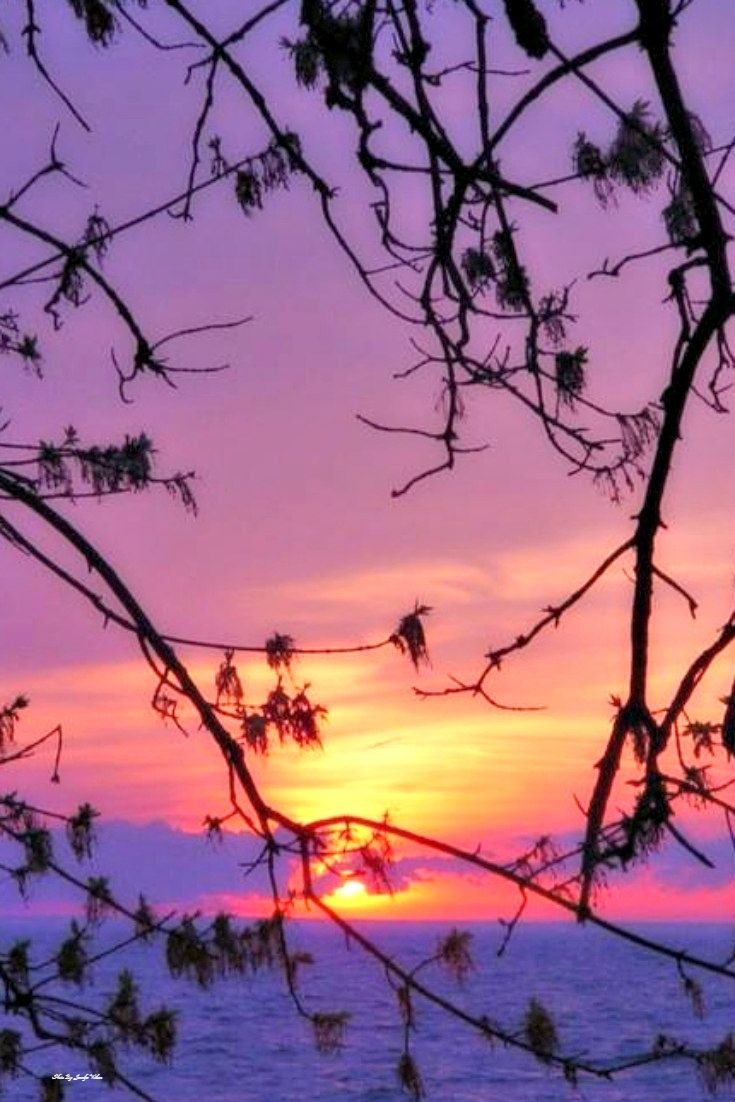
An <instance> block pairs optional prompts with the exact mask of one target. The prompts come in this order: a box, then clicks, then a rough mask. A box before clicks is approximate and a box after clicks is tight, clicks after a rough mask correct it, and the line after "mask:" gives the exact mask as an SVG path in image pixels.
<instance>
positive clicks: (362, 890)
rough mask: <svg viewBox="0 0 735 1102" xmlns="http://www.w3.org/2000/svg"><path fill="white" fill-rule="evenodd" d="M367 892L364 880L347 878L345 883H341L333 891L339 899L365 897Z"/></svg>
mask: <svg viewBox="0 0 735 1102" xmlns="http://www.w3.org/2000/svg"><path fill="white" fill-rule="evenodd" d="M367 894H368V892H367V888H366V887H365V885H364V884H363V882H362V880H345V882H344V884H340V886H339V887H338V888H336V889H335V891H334V893H333V895H334V896H335V898H337V899H339V900H346V899H350V900H352V899H364V898H365V897H366V896H367Z"/></svg>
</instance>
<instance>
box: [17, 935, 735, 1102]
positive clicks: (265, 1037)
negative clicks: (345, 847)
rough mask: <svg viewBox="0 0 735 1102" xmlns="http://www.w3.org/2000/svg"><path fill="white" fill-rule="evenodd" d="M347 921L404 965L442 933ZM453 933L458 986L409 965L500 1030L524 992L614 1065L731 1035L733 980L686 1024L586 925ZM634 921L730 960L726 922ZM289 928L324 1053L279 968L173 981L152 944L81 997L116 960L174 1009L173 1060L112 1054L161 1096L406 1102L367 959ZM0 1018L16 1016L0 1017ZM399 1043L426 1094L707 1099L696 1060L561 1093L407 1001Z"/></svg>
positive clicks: (45, 1067) (672, 985) (529, 1099)
mask: <svg viewBox="0 0 735 1102" xmlns="http://www.w3.org/2000/svg"><path fill="white" fill-rule="evenodd" d="M361 928H362V929H363V930H365V931H367V932H368V933H369V934H370V935H371V936H372V937H373V938H374V939H375V941H376V942H377V943H378V944H380V946H381V947H382V949H383V950H384V951H385V952H386V953H388V954H389V955H390V956H392V957H394V958H395V959H396V960H400V961H402V962H404V963H406V964H407V965H408V966H409V967H411V966H413V965H415V964H416V963H418V962H419V961H420V960H422V959H424V958H425V957H426V956H428V955H430V954H431V953H432V952H433V951H434V949H435V947H436V944H437V940H438V938H439V937H440V936H441V935H442V934H445V933H446V932H448V929H449V926H448V925H447V924H438V923H437V924H435V923H400V924H398V923H364V924H362V927H361ZM462 928H463V929H467V930H470V931H471V932H472V935H473V938H472V949H473V957H474V959H475V964H476V966H475V968H474V970H473V971H472V972H471V974H470V975H469V976H468V978H467V980H466V981H465V983H464V985H463V986H462V987H461V988H458V987H457V986H456V984H455V982H454V981H453V980H451V979H450V978H449V977H447V976H446V975H444V974H441V973H440V972H437V971H436V969H435V968H433V966H432V969H427V970H425V972H422V977H423V979H425V980H427V981H428V980H430V979H434V980H435V981H436V986H437V989H438V990H439V991H441V992H442V993H443V994H448V995H453V996H455V997H456V998H457V1000H458V1001H459V1002H460V1003H461V1005H462V1006H464V1007H466V1008H467V1009H468V1010H471V1011H472V1012H473V1013H476V1014H478V1015H482V1014H485V1015H487V1017H488V1018H490V1019H492V1020H493V1021H497V1022H499V1023H502V1024H503V1025H504V1026H505V1027H507V1028H508V1029H510V1030H518V1031H520V1029H521V1025H522V1022H523V1018H524V1014H525V1011H526V1009H527V1007H528V1002H529V999H530V998H532V997H533V998H536V999H537V1000H539V1001H540V1002H542V1003H543V1005H544V1006H545V1007H546V1008H547V1009H548V1011H549V1012H550V1014H551V1015H552V1017H553V1019H554V1022H555V1024H556V1027H557V1031H558V1034H559V1039H560V1047H561V1049H562V1050H563V1051H564V1052H565V1053H567V1054H570V1055H574V1056H577V1057H580V1058H581V1057H583V1056H589V1057H590V1058H595V1059H597V1060H603V1059H609V1060H613V1059H616V1058H620V1057H624V1056H626V1055H630V1054H633V1053H639V1052H641V1051H642V1050H645V1049H647V1048H650V1047H651V1046H652V1045H653V1043H654V1042H655V1039H656V1037H657V1036H658V1035H659V1034H661V1033H664V1034H667V1035H668V1036H673V1037H677V1038H681V1039H684V1038H686V1039H688V1040H689V1041H690V1042H692V1043H694V1044H697V1045H701V1046H712V1045H715V1044H717V1043H719V1042H720V1041H721V1040H722V1039H723V1037H724V1035H725V1034H726V1033H727V1032H728V1031H730V1030H735V997H734V996H735V980H727V979H721V978H718V977H707V976H706V975H702V976H697V978H698V979H699V980H700V981H701V984H702V992H703V998H704V1015H703V1016H702V1017H698V1016H697V1014H696V1013H695V1008H694V1007H693V1005H692V1002H691V1000H690V999H689V998H687V996H686V995H685V993H684V992H683V990H682V982H681V978H680V977H679V976H678V975H677V970H676V967H675V965H674V964H672V963H671V962H668V961H665V960H663V959H661V958H653V957H651V956H650V955H649V954H647V953H645V952H643V951H641V950H640V949H637V948H635V947H634V946H631V945H627V944H624V943H621V942H619V941H617V940H613V939H612V938H610V937H608V936H606V935H605V934H603V933H601V932H600V931H598V930H595V929H592V928H584V929H580V928H578V927H576V926H573V925H571V924H569V925H567V924H530V923H529V924H527V925H525V926H524V925H521V926H519V928H518V929H517V930H516V932H515V934H514V937H513V939H512V941H511V943H510V947H509V948H508V950H507V952H506V953H505V954H504V955H503V956H502V957H498V955H497V950H498V947H499V945H500V941H501V935H502V931H501V930H500V929H499V927H498V926H493V925H492V924H467V925H465V926H463V927H462ZM62 929H63V927H59V926H56V927H55V926H54V924H53V923H49V922H48V921H46V922H39V923H26V924H25V925H24V927H22V928H21V927H20V926H18V925H17V923H16V922H15V921H13V922H8V921H5V922H4V923H3V929H2V933H3V939H2V940H3V943H4V945H7V944H8V941H9V940H10V939H11V938H12V937H13V936H14V935H17V934H19V933H21V931H22V932H23V935H24V936H26V937H27V936H29V935H30V936H35V937H36V938H37V939H39V943H40V942H44V943H46V942H47V943H48V945H49V946H50V945H51V944H53V941H54V936H55V935H58V933H59V932H60V931H61V930H62ZM641 929H645V932H646V933H647V934H648V935H649V936H650V935H653V936H656V937H659V938H661V939H662V940H665V941H666V942H667V943H668V944H670V945H672V946H674V947H675V948H677V949H684V948H686V949H689V950H690V951H693V952H696V953H699V954H702V955H707V956H710V957H714V958H717V959H724V958H726V957H727V956H728V954H729V953H730V952H731V950H732V947H733V941H734V940H735V930H734V928H733V927H732V926H726V925H709V924H701V925H697V924H677V925H666V926H664V925H659V924H656V925H650V926H649V925H647V926H645V927H641ZM114 934H115V929H114V926H113V925H112V924H110V923H108V924H106V925H105V926H103V928H102V937H103V939H104V938H111V937H112V936H114ZM290 936H291V940H292V944H293V946H294V947H297V948H299V949H302V950H304V951H306V952H308V953H310V954H312V955H313V958H314V963H313V964H308V965H305V966H304V967H303V969H302V972H303V975H302V979H301V984H300V990H301V993H302V995H303V998H304V1000H305V1002H306V1003H307V1005H308V1006H309V1007H310V1008H311V1009H312V1010H318V1011H321V1012H340V1011H344V1012H347V1013H349V1014H350V1016H351V1017H350V1020H349V1023H348V1025H347V1029H346V1032H345V1037H344V1046H343V1047H342V1049H341V1050H340V1051H338V1052H334V1053H331V1054H327V1055H323V1054H320V1053H318V1052H317V1051H316V1050H315V1047H314V1044H313V1040H312V1034H311V1030H310V1027H309V1026H308V1025H307V1023H305V1022H304V1021H303V1020H302V1019H300V1018H299V1017H298V1015H297V1014H296V1012H295V1011H294V1008H293V1006H292V1004H291V1002H290V999H289V996H288V994H287V993H286V991H285V990H284V986H283V981H282V977H281V976H280V975H279V973H278V972H259V973H258V974H257V975H255V976H251V977H248V978H241V977H238V978H228V979H225V980H220V981H217V982H216V983H215V985H214V986H213V987H211V988H208V989H206V990H200V989H198V988H197V987H196V986H194V985H192V984H191V983H190V982H188V981H184V980H173V979H171V977H170V976H169V975H168V973H167V972H166V969H165V966H164V964H163V961H162V954H161V951H160V949H156V948H155V947H153V946H143V945H136V946H133V947H132V948H129V949H127V950H125V952H124V954H119V955H115V956H114V957H110V958H107V959H106V960H104V961H100V962H98V963H97V964H96V965H95V968H94V975H93V981H92V984H91V987H90V988H89V989H88V990H87V991H85V992H83V993H82V1000H83V1001H87V1000H88V1001H89V1002H92V1001H93V1000H94V999H95V998H99V997H100V996H101V995H106V994H109V993H110V992H111V991H112V990H113V988H114V979H115V975H116V973H117V972H118V971H119V970H120V968H122V967H127V968H130V969H131V970H132V971H133V972H134V974H135V975H136V978H137V979H138V980H139V982H140V985H141V989H142V993H143V995H142V1001H143V1008H144V1010H148V1011H150V1010H153V1009H156V1008H157V1007H158V1006H159V1005H160V1003H161V1002H164V1003H166V1004H167V1005H169V1006H171V1007H174V1008H175V1009H176V1010H178V1011H179V1012H180V1021H179V1043H178V1046H177V1052H176V1056H175V1058H174V1060H173V1063H171V1064H170V1065H164V1066H161V1065H157V1064H154V1063H152V1062H151V1061H149V1060H148V1059H147V1058H144V1057H142V1056H141V1055H140V1054H137V1053H134V1052H132V1051H130V1052H124V1051H123V1053H122V1056H121V1059H120V1067H121V1069H122V1070H124V1072H125V1073H126V1074H127V1075H128V1076H129V1077H130V1078H131V1079H133V1080H134V1081H135V1082H136V1083H138V1084H139V1086H140V1087H142V1088H143V1089H144V1090H145V1091H147V1092H148V1093H149V1094H151V1095H153V1096H154V1097H155V1098H156V1099H159V1100H160V1102H204V1100H206V1102H332V1100H341V1099H344V1100H345V1102H405V1099H406V1097H407V1096H406V1095H405V1094H404V1093H402V1091H401V1089H400V1086H399V1083H398V1078H397V1074H396V1066H397V1063H398V1060H399V1057H400V1054H401V1046H402V1026H401V1019H400V1015H399V1012H398V1008H397V1002H396V997H395V994H394V993H393V992H392V990H391V988H390V987H389V986H388V984H387V983H386V979H385V975H384V973H383V972H382V970H381V967H380V965H378V964H376V963H375V962H373V961H371V960H369V959H367V958H366V956H365V955H364V953H363V951H362V950H360V949H359V948H357V947H352V948H347V946H346V945H345V942H344V939H343V938H342V937H341V935H340V934H339V933H338V932H337V931H335V930H333V929H331V928H330V927H328V926H326V924H324V923H319V922H301V923H294V924H292V928H291V934H290ZM692 975H695V973H694V972H693V971H692ZM63 995H64V996H65V997H74V989H73V988H69V987H68V986H67V987H66V989H65V990H64V992H63ZM0 1023H1V1025H2V1027H8V1026H11V1027H12V1026H14V1025H15V1023H14V1022H13V1021H12V1020H8V1019H7V1018H5V1019H3V1018H2V1015H1V1014H0ZM16 1027H17V1026H16ZM412 1052H413V1055H414V1057H415V1060H416V1063H417V1066H418V1068H419V1070H420V1073H421V1076H422V1080H423V1084H424V1088H425V1091H426V1098H427V1100H428V1102H432V1100H434V1102H649V1100H650V1102H654V1100H655V1102H698V1100H700V1099H704V1098H708V1097H710V1095H708V1094H707V1091H706V1090H705V1087H704V1084H703V1082H702V1080H701V1077H700V1076H699V1074H698V1072H697V1070H696V1068H694V1067H693V1066H692V1065H691V1064H690V1063H689V1062H686V1061H681V1060H672V1061H664V1062H659V1063H656V1064H652V1065H649V1066H647V1067H644V1068H640V1069H636V1070H635V1071H629V1072H626V1073H624V1074H622V1075H620V1076H619V1077H618V1078H616V1079H615V1080H614V1081H613V1082H607V1081H603V1082H600V1081H597V1080H591V1079H588V1078H585V1077H582V1078H581V1079H580V1081H579V1084H578V1086H577V1087H576V1088H574V1087H572V1086H571V1085H570V1084H568V1083H566V1082H565V1080H564V1077H563V1075H562V1074H561V1073H560V1072H559V1071H558V1070H555V1069H553V1068H549V1067H547V1066H545V1065H544V1064H542V1063H540V1062H538V1061H537V1060H535V1059H534V1058H533V1057H529V1056H527V1055H525V1054H523V1053H519V1052H516V1051H511V1050H508V1049H506V1048H504V1047H503V1046H501V1045H498V1044H497V1043H496V1044H490V1043H489V1042H488V1041H487V1040H485V1039H483V1038H481V1037H478V1036H477V1035H476V1034H473V1033H472V1032H471V1031H470V1030H468V1029H467V1028H466V1027H464V1026H462V1025H461V1024H459V1023H457V1022H454V1021H451V1020H448V1019H447V1018H446V1016H445V1015H444V1014H443V1013H442V1012H441V1011H439V1010H437V1009H436V1008H434V1007H431V1006H428V1005H427V1004H425V1003H422V1002H421V1001H420V1000H417V1001H416V1029H415V1030H414V1031H413V1034H412ZM34 1066H35V1067H36V1068H37V1069H38V1070H40V1071H43V1073H45V1074H69V1075H73V1074H76V1073H79V1074H83V1073H85V1072H87V1071H88V1070H89V1069H88V1068H87V1067H85V1065H84V1063H83V1062H82V1061H81V1060H80V1058H79V1057H77V1056H74V1055H73V1054H71V1055H70V1054H68V1053H66V1052H63V1051H60V1050H53V1051H45V1052H42V1053H39V1054H37V1056H36V1058H35V1065H34ZM37 1090H38V1088H37V1087H36V1086H35V1085H33V1084H32V1083H30V1082H29V1081H27V1080H26V1079H24V1078H23V1077H20V1078H18V1079H17V1080H14V1081H12V1082H7V1081H6V1089H5V1094H4V1095H3V1097H4V1098H8V1099H11V1100H15V1102H31V1100H35V1099H36V1098H37ZM123 1093H124V1092H123V1091H121V1090H116V1091H115V1092H110V1091H109V1090H108V1089H107V1088H106V1087H105V1086H104V1085H103V1084H102V1083H100V1082H97V1081H94V1080H80V1081H76V1082H75V1081H72V1082H70V1083H69V1084H68V1087H67V1096H66V1097H67V1098H68V1099H73V1100H74V1102H77V1100H78V1102H98V1100H107V1099H111V1098H122V1097H123ZM725 1097H727V1094H726V1093H725Z"/></svg>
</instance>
